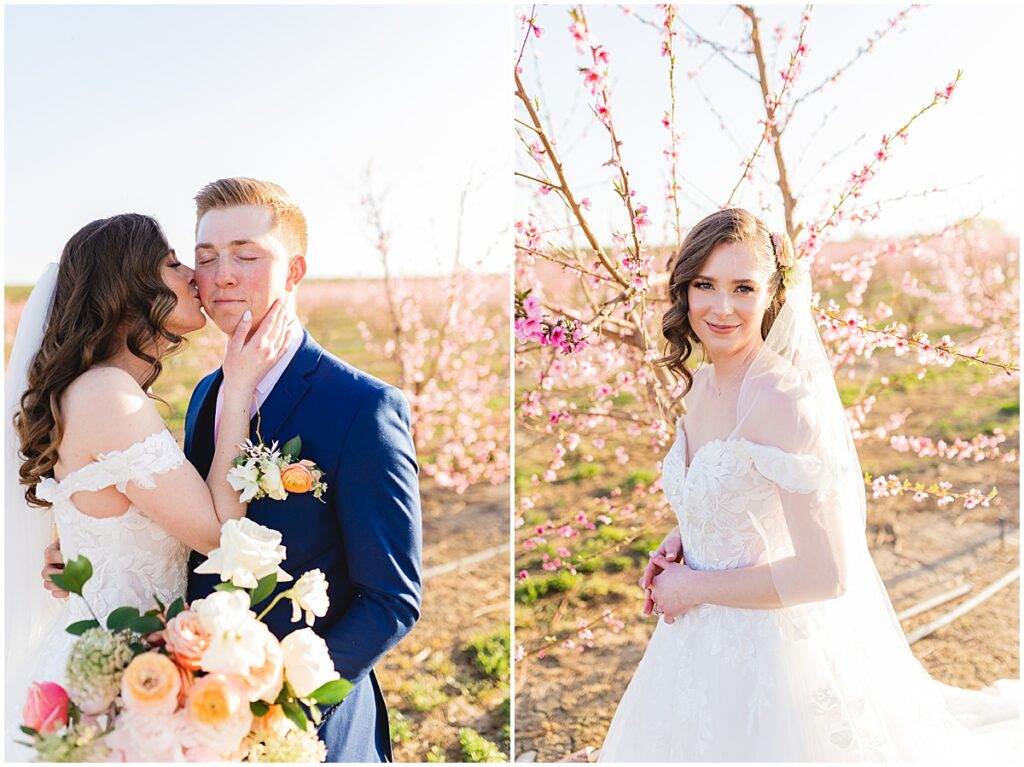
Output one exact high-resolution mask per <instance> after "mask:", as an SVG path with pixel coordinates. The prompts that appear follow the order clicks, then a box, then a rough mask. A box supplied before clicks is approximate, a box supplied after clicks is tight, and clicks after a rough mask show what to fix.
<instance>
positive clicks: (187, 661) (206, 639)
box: [164, 610, 210, 671]
mask: <svg viewBox="0 0 1024 767" xmlns="http://www.w3.org/2000/svg"><path fill="white" fill-rule="evenodd" d="M164 641H165V642H166V645H167V652H169V653H170V654H171V657H172V658H174V660H175V661H176V662H177V663H178V664H179V665H181V666H182V667H184V668H187V669H189V670H190V671H198V670H199V667H200V661H201V660H202V657H203V653H204V652H206V648H207V647H209V646H210V635H209V634H208V633H207V632H206V629H204V628H203V624H202V621H200V620H199V616H198V615H196V614H195V613H194V612H192V611H191V610H183V611H182V612H180V613H178V614H177V615H175V616H174V617H173V618H172V619H171V620H169V621H168V622H167V628H166V629H164Z"/></svg>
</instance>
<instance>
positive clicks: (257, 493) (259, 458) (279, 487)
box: [228, 410, 327, 503]
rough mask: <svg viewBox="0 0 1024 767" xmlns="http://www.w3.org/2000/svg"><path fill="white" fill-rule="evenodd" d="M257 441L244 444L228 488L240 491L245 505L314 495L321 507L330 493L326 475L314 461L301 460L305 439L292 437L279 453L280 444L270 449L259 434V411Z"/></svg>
mask: <svg viewBox="0 0 1024 767" xmlns="http://www.w3.org/2000/svg"><path fill="white" fill-rule="evenodd" d="M256 417H257V425H256V439H257V440H258V441H257V442H255V443H254V442H253V441H252V440H251V439H247V440H246V441H245V443H244V444H242V446H241V448H242V452H241V454H240V455H239V456H238V457H237V458H235V460H234V461H233V462H232V465H231V468H230V469H229V470H228V484H230V485H231V487H233V488H234V489H235V490H237V491H238V492H239V493H240V495H239V498H238V500H240V501H241V502H242V503H248V502H249V501H258V500H260V499H261V498H273V499H274V500H275V501H283V500H284V499H286V498H287V497H288V494H289V493H296V494H302V493H312V494H313V497H314V498H316V499H317V500H318V501H320V502H321V503H326V501H325V500H324V499H323V495H324V493H325V492H326V491H327V483H326V482H324V481H323V476H324V472H323V470H322V469H321V468H320V467H319V466H317V465H316V464H315V463H313V462H312V461H308V460H303V459H300V458H299V456H300V455H301V454H302V438H301V437H299V436H295V437H292V438H291V439H290V440H288V441H287V442H285V443H284V446H283V447H282V448H281V449H280V450H278V448H277V442H276V441H274V442H273V443H272V444H271V445H270V447H267V445H265V444H264V443H263V438H262V437H260V430H259V410H257V411H256Z"/></svg>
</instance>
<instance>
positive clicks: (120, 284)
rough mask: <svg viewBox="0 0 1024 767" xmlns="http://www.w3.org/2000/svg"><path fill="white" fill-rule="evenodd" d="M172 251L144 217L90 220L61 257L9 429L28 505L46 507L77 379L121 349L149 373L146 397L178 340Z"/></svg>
mask: <svg viewBox="0 0 1024 767" xmlns="http://www.w3.org/2000/svg"><path fill="white" fill-rule="evenodd" d="M170 250H171V248H170V245H169V244H168V242H167V237H166V236H165V235H164V233H163V230H162V229H161V228H160V224H158V223H157V222H156V220H155V219H153V218H150V217H149V216H143V215H141V214H138V213H124V214H121V215H118V216H111V217H110V218H104V219H100V220H98V221H93V222H92V223H90V224H87V225H85V226H84V227H82V228H81V229H80V230H79V231H78V232H76V233H75V234H74V236H72V238H71V239H70V240H68V242H67V245H65V246H64V251H63V252H62V253H61V257H60V266H59V268H58V271H57V286H56V291H55V293H54V297H53V308H52V309H51V311H50V319H49V321H48V323H47V325H46V330H45V332H44V333H43V339H42V343H41V344H40V347H39V352H38V354H36V356H35V359H33V361H32V365H31V367H30V368H29V372H28V387H27V388H26V390H25V393H24V395H22V398H21V409H20V410H19V412H18V413H17V415H15V417H14V426H15V429H16V431H17V433H18V438H19V440H20V442H21V454H20V455H21V458H22V459H23V462H22V464H21V469H20V470H19V475H20V481H21V484H23V485H26V486H27V487H26V490H25V499H26V500H27V501H28V503H29V504H30V505H32V506H42V507H46V506H49V505H50V504H49V503H48V502H47V501H44V500H41V499H40V498H38V497H37V496H36V485H38V483H39V481H40V480H41V479H43V478H44V477H48V476H52V474H53V468H54V466H55V465H56V464H57V448H58V447H59V446H60V442H61V439H62V438H63V436H64V421H63V418H62V416H61V412H60V401H61V396H62V395H63V393H64V391H65V390H66V389H67V388H68V386H70V385H71V382H72V381H74V380H75V379H76V378H78V376H80V375H82V373H84V372H85V371H86V370H88V369H89V368H91V367H93V366H94V365H96V364H99V363H101V362H104V361H106V360H108V359H110V358H111V357H113V356H114V355H115V354H117V353H118V352H119V351H120V350H121V349H122V348H124V347H125V346H127V347H128V350H129V351H130V352H131V353H132V354H134V355H135V356H136V357H138V358H139V359H141V360H145V361H146V362H148V363H149V364H150V366H151V371H150V373H149V375H148V376H147V377H146V379H145V380H144V381H142V382H141V386H142V389H143V390H147V389H148V388H149V387H150V386H151V385H152V384H153V382H154V381H155V380H156V379H157V378H158V377H159V375H160V373H161V371H162V369H163V367H162V365H161V363H160V359H159V358H158V357H156V356H154V355H153V354H152V353H151V352H153V351H156V349H155V348H154V342H156V341H160V340H161V339H162V342H161V343H160V344H159V346H158V347H157V348H159V349H160V350H161V351H160V352H158V354H159V355H160V356H161V357H163V356H167V355H169V354H172V353H174V352H175V351H177V350H178V349H179V348H180V347H181V344H182V342H183V340H184V339H183V338H182V337H181V336H179V335H177V334H175V333H172V332H171V331H169V330H168V329H167V320H168V318H169V317H170V315H171V312H173V311H174V307H175V306H176V305H177V303H178V299H177V297H176V296H175V294H174V291H172V290H171V289H170V288H169V287H168V286H167V285H166V284H165V283H164V281H163V277H162V276H161V266H162V264H163V262H164V260H165V259H166V258H167V255H168V254H169V253H170Z"/></svg>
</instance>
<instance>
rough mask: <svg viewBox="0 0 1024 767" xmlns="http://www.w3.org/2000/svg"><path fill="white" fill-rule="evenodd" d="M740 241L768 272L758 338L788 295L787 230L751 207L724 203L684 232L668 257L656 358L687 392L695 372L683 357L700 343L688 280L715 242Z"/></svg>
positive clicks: (789, 260)
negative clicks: (660, 350) (660, 351)
mask: <svg viewBox="0 0 1024 767" xmlns="http://www.w3.org/2000/svg"><path fill="white" fill-rule="evenodd" d="M737 242H741V243H743V244H745V245H747V246H749V247H750V249H751V251H752V252H753V254H754V256H755V257H756V258H757V260H758V261H759V262H760V263H762V264H763V265H764V266H765V267H766V268H767V270H768V271H770V272H771V275H772V276H771V278H770V279H769V283H768V290H769V292H770V294H771V300H770V302H769V304H768V308H767V309H766V310H765V313H764V319H763V320H762V321H761V338H766V337H767V336H768V331H769V330H771V327H772V323H773V322H775V318H776V317H777V316H778V314H779V310H780V309H782V305H783V303H785V301H786V288H785V286H784V285H783V282H782V272H783V269H784V268H785V267H787V266H792V264H793V260H794V253H793V243H792V242H791V241H790V239H789V235H787V234H784V233H783V234H780V233H773V232H772V231H771V230H769V229H768V227H767V226H766V225H765V223H764V222H763V221H762V220H761V219H759V218H758V217H757V216H755V215H754V214H753V213H751V212H749V211H747V210H744V209H743V208H726V209H724V210H720V211H717V212H715V213H712V214H711V215H710V216H707V217H706V218H704V219H702V220H701V221H700V222H698V223H697V225H696V226H694V227H693V229H691V230H690V231H689V233H688V234H687V235H686V239H685V240H684V241H683V246H682V248H680V249H679V253H678V254H677V255H676V257H675V258H673V259H672V261H671V262H670V263H669V267H668V268H669V281H668V294H669V300H670V301H671V302H672V305H671V306H670V307H669V309H668V311H667V312H665V315H664V316H663V317H662V319H661V333H662V335H663V336H664V337H665V340H666V341H667V343H666V345H665V356H664V357H661V358H660V359H659V360H658V364H660V365H664V366H665V367H667V368H668V369H669V370H670V371H671V372H672V373H673V374H674V375H676V376H678V377H679V378H682V379H683V393H682V395H681V396H683V395H685V394H686V393H687V392H689V391H690V387H691V386H693V373H692V372H691V371H690V370H689V368H687V367H686V361H687V360H688V359H689V358H690V354H691V353H692V352H693V347H694V345H696V344H699V343H700V341H699V340H698V338H697V334H696V333H694V332H693V328H692V327H691V326H690V316H689V314H690V303H689V300H688V293H689V289H690V282H692V281H693V279H694V277H696V276H697V275H698V274H700V272H701V270H702V269H703V268H704V264H705V263H707V260H708V257H709V256H710V255H711V253H712V251H713V250H714V249H715V248H717V247H718V246H719V245H723V244H726V243H737Z"/></svg>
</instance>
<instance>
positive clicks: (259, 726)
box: [252, 703, 295, 740]
mask: <svg viewBox="0 0 1024 767" xmlns="http://www.w3.org/2000/svg"><path fill="white" fill-rule="evenodd" d="M294 727H295V725H294V724H292V721H291V719H289V718H288V717H287V716H286V715H285V713H284V708H283V707H282V706H280V705H279V704H277V703H275V704H274V705H272V706H271V707H270V709H269V710H268V711H267V713H265V714H264V715H263V716H257V717H255V718H254V719H253V720H252V734H253V735H254V736H256V737H257V738H258V739H260V740H270V739H271V738H283V737H284V736H285V735H287V734H288V731H289V730H291V729H293V728H294Z"/></svg>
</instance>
